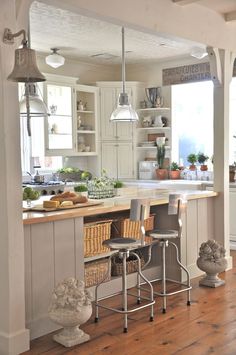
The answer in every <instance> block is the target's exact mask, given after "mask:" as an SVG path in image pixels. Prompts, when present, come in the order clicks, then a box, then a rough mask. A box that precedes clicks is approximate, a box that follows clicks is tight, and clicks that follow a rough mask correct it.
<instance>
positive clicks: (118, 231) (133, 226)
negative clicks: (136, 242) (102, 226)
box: [113, 215, 154, 239]
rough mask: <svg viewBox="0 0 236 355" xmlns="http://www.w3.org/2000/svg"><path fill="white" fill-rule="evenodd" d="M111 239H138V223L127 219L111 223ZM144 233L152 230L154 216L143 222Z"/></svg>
mask: <svg viewBox="0 0 236 355" xmlns="http://www.w3.org/2000/svg"><path fill="white" fill-rule="evenodd" d="M113 227H114V228H113V237H130V238H137V239H140V222H139V221H130V219H129V218H125V219H118V220H116V221H114V222H113ZM144 228H145V231H150V230H152V229H153V228H154V215H151V216H149V217H148V218H147V219H145V221H144Z"/></svg>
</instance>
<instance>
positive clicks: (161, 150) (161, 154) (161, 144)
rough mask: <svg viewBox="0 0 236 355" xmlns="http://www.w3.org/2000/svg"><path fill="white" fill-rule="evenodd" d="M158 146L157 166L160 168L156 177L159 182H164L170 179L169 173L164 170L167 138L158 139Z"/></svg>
mask: <svg viewBox="0 0 236 355" xmlns="http://www.w3.org/2000/svg"><path fill="white" fill-rule="evenodd" d="M156 144H157V164H158V168H157V169H156V176H157V179H158V180H164V179H167V178H168V171H167V169H165V168H164V159H165V153H166V149H165V137H158V138H157V139H156Z"/></svg>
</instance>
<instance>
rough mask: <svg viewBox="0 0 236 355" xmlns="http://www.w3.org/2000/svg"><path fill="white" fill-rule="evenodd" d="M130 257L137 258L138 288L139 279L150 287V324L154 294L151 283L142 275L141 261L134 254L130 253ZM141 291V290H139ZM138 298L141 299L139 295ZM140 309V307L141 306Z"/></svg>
mask: <svg viewBox="0 0 236 355" xmlns="http://www.w3.org/2000/svg"><path fill="white" fill-rule="evenodd" d="M131 254H132V255H135V257H136V258H137V260H138V270H137V273H138V276H139V287H140V278H142V279H143V280H144V281H145V283H147V284H148V285H149V287H150V299H149V301H150V302H151V304H150V307H151V312H150V322H152V321H153V319H154V306H153V305H154V303H155V301H154V292H153V286H152V284H151V282H150V281H149V280H148V279H147V278H146V277H145V276H144V274H143V273H142V268H141V259H140V257H139V255H138V254H137V253H135V252H133V251H132V252H131ZM140 289H141V288H140ZM140 298H141V295H140ZM141 307H142V306H141Z"/></svg>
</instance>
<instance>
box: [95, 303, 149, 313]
mask: <svg viewBox="0 0 236 355" xmlns="http://www.w3.org/2000/svg"><path fill="white" fill-rule="evenodd" d="M154 303H155V301H152V302H149V303H147V304H144V305H142V306H138V307H136V308H132V309H129V310H127V311H124V310H120V309H117V308H112V307H108V306H104V305H102V304H96V306H98V307H101V308H104V309H108V310H110V311H113V312H117V313H121V314H129V313H133V312H136V311H139V310H141V309H143V308H146V307H150V306H152V305H153V304H154Z"/></svg>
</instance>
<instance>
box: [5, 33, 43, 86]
mask: <svg viewBox="0 0 236 355" xmlns="http://www.w3.org/2000/svg"><path fill="white" fill-rule="evenodd" d="M20 35H23V40H22V42H21V43H22V48H19V49H16V50H15V64H14V68H13V70H12V72H11V74H10V75H9V76H8V78H7V79H8V80H11V81H15V82H18V83H19V82H22V83H32V82H40V81H45V80H46V79H45V77H44V75H43V74H42V73H40V71H39V69H38V67H37V62H36V54H35V50H33V49H31V48H30V44H28V41H27V39H26V33H25V30H20V31H19V32H16V33H12V31H11V30H10V29H9V28H5V30H4V35H3V42H4V43H6V44H13V43H14V38H15V37H18V36H20Z"/></svg>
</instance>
